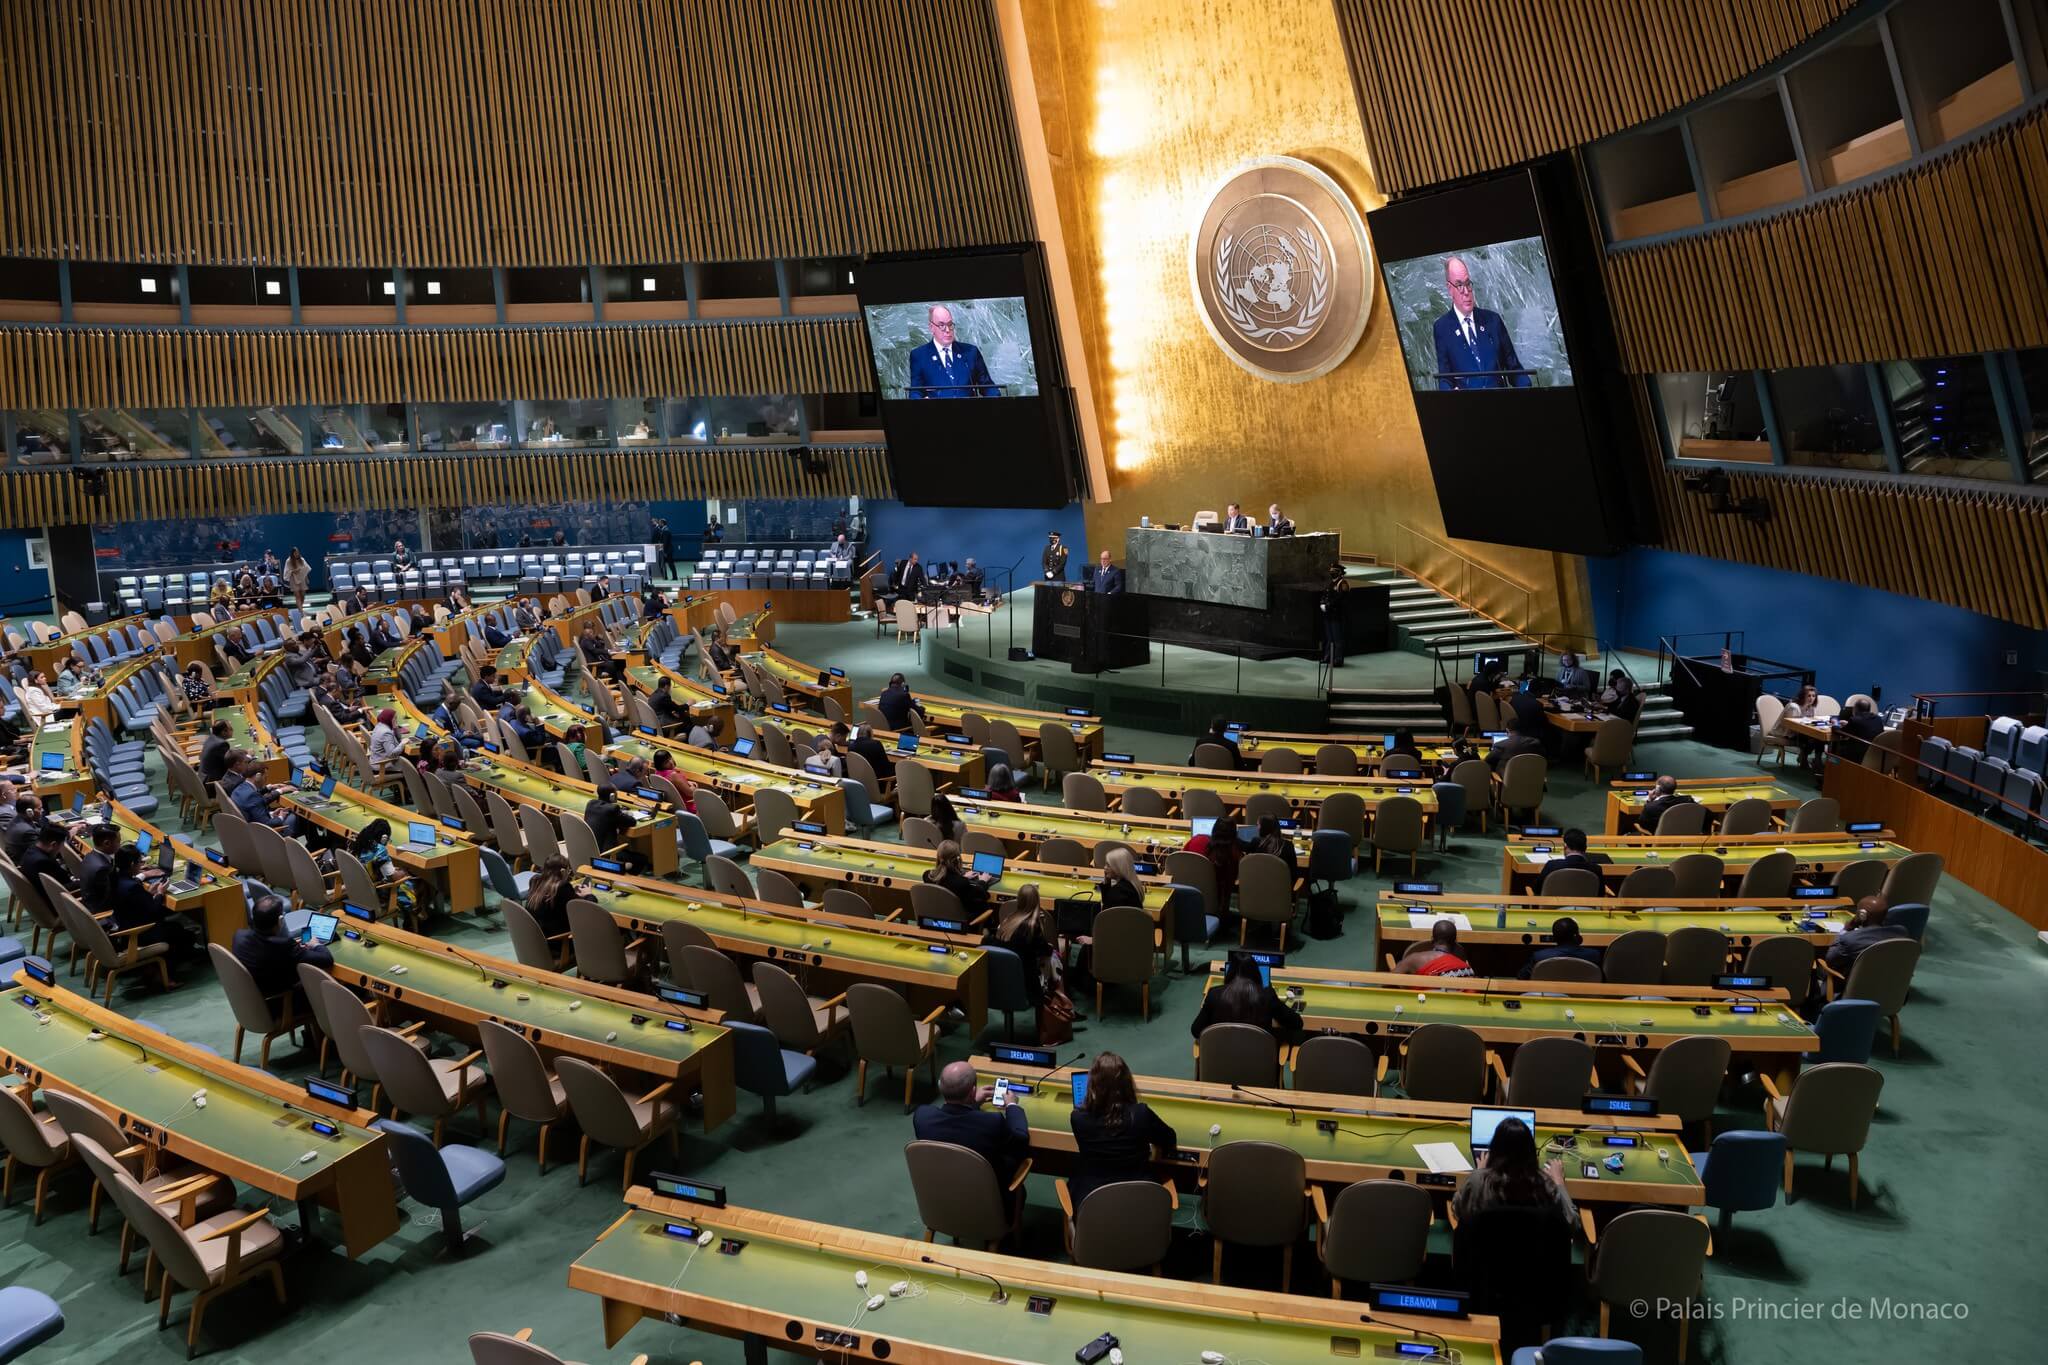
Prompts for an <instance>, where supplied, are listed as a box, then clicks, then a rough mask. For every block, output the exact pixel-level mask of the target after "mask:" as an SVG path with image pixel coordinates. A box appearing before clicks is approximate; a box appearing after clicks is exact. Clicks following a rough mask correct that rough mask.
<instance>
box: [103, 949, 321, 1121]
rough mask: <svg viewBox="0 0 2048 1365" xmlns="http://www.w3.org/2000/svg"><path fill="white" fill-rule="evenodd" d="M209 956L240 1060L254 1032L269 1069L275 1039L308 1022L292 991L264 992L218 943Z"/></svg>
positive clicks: (260, 1060)
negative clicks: (225, 1000) (301, 1015)
mask: <svg viewBox="0 0 2048 1365" xmlns="http://www.w3.org/2000/svg"><path fill="white" fill-rule="evenodd" d="M206 955H207V956H208V957H210V958H212V959H213V974H214V975H215V976H217V977H218V978H220V988H221V990H223V991H225V992H226V993H227V997H228V1008H229V1009H230V1010H232V1011H233V1012H234V1016H235V1061H236V1063H237V1064H239V1063H240V1062H241V1060H242V1039H243V1037H244V1035H246V1034H248V1033H251V1032H253V1033H255V1034H256V1036H257V1037H259V1038H261V1039H262V1040H263V1046H262V1047H261V1048H259V1049H258V1050H257V1054H256V1065H257V1066H258V1067H260V1068H262V1069H264V1070H268V1069H269V1067H270V1043H271V1040H272V1039H274V1038H278V1037H282V1036H284V1035H286V1034H289V1033H291V1032H292V1030H294V1029H296V1028H299V1027H301V1026H303V1025H304V1023H305V1020H303V1019H300V1018H298V1017H297V1011H296V1009H295V1008H294V1004H293V999H292V992H291V991H281V992H279V993H278V994H277V995H274V996H266V995H264V994H263V991H262V989H261V988H260V987H259V986H257V984H256V978H255V977H253V976H251V975H249V969H248V968H247V967H244V966H243V965H242V959H240V958H238V957H236V956H235V955H234V954H233V953H231V952H229V951H228V950H227V949H225V948H223V947H221V946H220V945H219V944H218V943H209V944H207V945H206ZM273 1001H276V1002H277V1003H278V1008H276V1009H272V1008H271V1003H272V1002H273ZM123 1145H124V1146H125V1145H126V1144H123Z"/></svg>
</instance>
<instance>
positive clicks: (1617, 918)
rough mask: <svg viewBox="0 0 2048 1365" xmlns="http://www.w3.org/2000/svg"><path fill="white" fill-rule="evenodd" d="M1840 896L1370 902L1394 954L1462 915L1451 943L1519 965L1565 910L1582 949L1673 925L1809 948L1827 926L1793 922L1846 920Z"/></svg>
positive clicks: (1826, 937) (1821, 943) (1737, 941)
mask: <svg viewBox="0 0 2048 1365" xmlns="http://www.w3.org/2000/svg"><path fill="white" fill-rule="evenodd" d="M1853 908H1854V907H1852V906H1851V905H1850V904H1849V902H1848V901H1846V900H1844V899H1842V898H1841V897H1838V896H1837V897H1829V898H1827V899H1821V900H1746V901H1738V900H1720V899H1713V900H1678V899H1673V898H1671V897H1668V896H1667V897H1664V898H1662V899H1654V898H1653V899H1649V900H1635V899H1630V900H1623V899H1621V898H1619V897H1612V898H1603V899H1601V900H1600V901H1598V902H1597V903H1596V904H1593V905H1588V904H1587V903H1586V901H1585V898H1584V897H1578V898H1576V899H1574V898H1573V897H1570V896H1466V895H1451V896H1430V897H1428V898H1426V899H1423V898H1417V899H1412V900H1410V899H1395V898H1391V897H1388V896H1384V895H1383V896H1381V897H1380V902H1379V906H1378V917H1379V936H1380V945H1381V947H1382V948H1383V949H1384V948H1389V947H1391V948H1392V949H1393V951H1394V955H1395V956H1396V957H1399V956H1401V954H1402V952H1403V951H1405V949H1406V947H1407V946H1409V945H1412V944H1417V943H1427V942H1428V941H1429V932H1430V926H1431V925H1432V924H1434V923H1436V921H1437V920H1439V919H1445V918H1454V919H1455V918H1459V917H1462V918H1463V919H1464V920H1465V922H1466V924H1469V925H1470V926H1471V927H1470V928H1467V927H1465V926H1464V925H1460V926H1459V929H1458V942H1459V944H1460V945H1463V946H1465V947H1475V948H1486V947H1493V948H1504V949H1512V950H1514V951H1513V952H1511V953H1507V954H1503V955H1502V960H1504V961H1512V962H1513V963H1515V964H1516V965H1519V964H1520V963H1521V962H1522V961H1523V960H1525V959H1526V958H1527V957H1528V950H1532V949H1535V948H1538V947H1541V946H1542V945H1543V944H1544V943H1545V942H1547V941H1548V939H1549V936H1550V926H1551V925H1552V924H1553V923H1555V922H1556V921H1557V919H1558V918H1559V917H1560V916H1565V915H1569V916H1571V918H1572V919H1573V920H1574V921H1575V922H1576V923H1577V924H1578V926H1579V934H1580V937H1581V938H1582V939H1583V940H1584V941H1585V944H1586V946H1587V947H1588V948H1605V947H1607V946H1608V945H1609V944H1611V943H1613V942H1614V940H1615V939H1617V938H1619V937H1621V936H1622V935H1623V934H1626V933H1630V932H1632V931H1634V930H1637V929H1653V930H1655V931H1657V932H1658V933H1661V934H1669V933H1670V932H1671V931H1672V930H1674V929H1685V928H1694V927H1697V928H1703V929H1714V930H1718V931H1719V932H1721V933H1724V934H1726V935H1727V936H1728V941H1729V943H1730V944H1731V945H1732V946H1733V947H1736V948H1741V949H1747V948H1748V947H1749V946H1750V945H1751V944H1752V943H1754V942H1756V941H1757V940H1759V939H1766V938H1777V937H1779V936H1781V935H1788V934H1789V935H1792V936H1794V937H1797V938H1803V939H1805V940H1806V941H1807V942H1808V943H1811V944H1813V945H1814V946H1815V947H1816V948H1826V947H1827V946H1828V945H1829V944H1831V943H1833V942H1834V941H1835V931H1833V930H1829V929H1820V930H1816V931H1814V932H1812V933H1801V932H1800V931H1799V925H1800V924H1801V923H1803V922H1805V921H1807V920H1808V919H1809V918H1812V919H1817V920H1823V921H1826V922H1829V923H1834V922H1839V921H1842V920H1845V919H1846V918H1847V917H1848V914H1849V911H1850V910H1851V909H1853Z"/></svg>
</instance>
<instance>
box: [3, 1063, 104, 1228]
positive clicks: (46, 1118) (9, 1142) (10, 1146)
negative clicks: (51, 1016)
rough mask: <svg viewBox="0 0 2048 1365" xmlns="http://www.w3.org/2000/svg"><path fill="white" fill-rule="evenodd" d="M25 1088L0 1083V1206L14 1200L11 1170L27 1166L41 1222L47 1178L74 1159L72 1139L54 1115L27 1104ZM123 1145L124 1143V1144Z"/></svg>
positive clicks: (37, 1216)
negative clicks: (2, 1166)
mask: <svg viewBox="0 0 2048 1365" xmlns="http://www.w3.org/2000/svg"><path fill="white" fill-rule="evenodd" d="M24 1089H25V1087H15V1086H0V1147H4V1148H6V1150H7V1174H6V1181H5V1185H4V1186H0V1205H5V1204H11V1203H13V1202H14V1172H15V1170H16V1168H17V1167H23V1166H25V1167H27V1168H28V1169H30V1170H32V1171H34V1172H35V1173H36V1207H35V1221H36V1222H37V1223H41V1222H42V1221H43V1197H44V1195H45V1194H46V1193H47V1192H48V1190H49V1187H50V1177H51V1176H53V1175H55V1174H56V1173H57V1172H58V1171H61V1170H63V1169H64V1168H65V1167H66V1166H69V1165H70V1164H71V1163H72V1162H74V1161H75V1160H77V1153H76V1152H74V1151H73V1150H72V1146H71V1139H70V1137H69V1135H67V1134H66V1133H65V1131H64V1126H63V1124H61V1123H59V1122H58V1120H57V1116H56V1115H55V1114H48V1113H44V1114H38V1113H37V1112H36V1111H35V1110H34V1109H33V1108H31V1107H30V1105H29V1097H28V1096H27V1095H26V1094H24V1093H22V1091H23V1090H24ZM123 1145H125V1144H123Z"/></svg>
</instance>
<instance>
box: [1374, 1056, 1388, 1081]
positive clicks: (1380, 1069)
mask: <svg viewBox="0 0 2048 1365" xmlns="http://www.w3.org/2000/svg"><path fill="white" fill-rule="evenodd" d="M1386 1078H1387V1054H1386V1053H1384V1052H1382V1053H1381V1054H1380V1061H1379V1065H1378V1066H1377V1067H1375V1068H1374V1069H1373V1079H1374V1080H1375V1081H1384V1080H1385V1079H1386Z"/></svg>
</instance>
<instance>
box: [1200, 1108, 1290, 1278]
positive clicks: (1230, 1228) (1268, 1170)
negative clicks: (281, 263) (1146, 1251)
mask: <svg viewBox="0 0 2048 1365" xmlns="http://www.w3.org/2000/svg"><path fill="white" fill-rule="evenodd" d="M1310 1212H1311V1209H1310V1204H1309V1193H1308V1170H1307V1165H1306V1163H1305V1162H1304V1161H1303V1160H1302V1156H1301V1153H1299V1152H1297V1151H1295V1150H1294V1149H1293V1148H1292V1147H1283V1146H1281V1145H1280V1144H1279V1143H1277V1142H1226V1143H1224V1144H1223V1145H1222V1146H1220V1147H1216V1148H1214V1149H1212V1150H1211V1151H1210V1153H1209V1166H1208V1169H1207V1170H1206V1171H1205V1172H1204V1173H1203V1186H1202V1221H1203V1222H1205V1223H1207V1224H1208V1226H1209V1232H1210V1235H1211V1237H1212V1238H1213V1239H1214V1241H1215V1254H1214V1258H1213V1260H1212V1261H1211V1264H1210V1277H1211V1280H1212V1282H1213V1283H1216V1284H1221V1283H1223V1248H1224V1245H1225V1244H1226V1243H1228V1244H1230V1245H1233V1246H1250V1247H1259V1248H1264V1249H1268V1250H1270V1249H1271V1248H1273V1247H1279V1248H1280V1292H1281V1293H1283V1294H1284V1293H1287V1292H1288V1291H1289V1290H1290V1289H1291V1288H1292V1286H1293V1281H1294V1244H1295V1243H1296V1242H1298V1241H1300V1240H1301V1234H1302V1230H1303V1229H1304V1228H1306V1227H1307V1226H1308V1222H1309V1215H1310Z"/></svg>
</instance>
